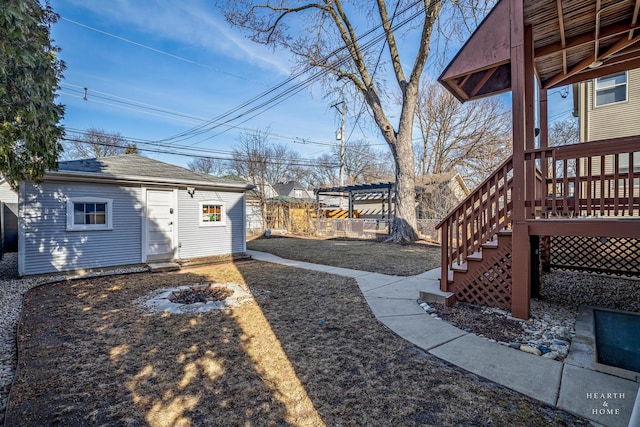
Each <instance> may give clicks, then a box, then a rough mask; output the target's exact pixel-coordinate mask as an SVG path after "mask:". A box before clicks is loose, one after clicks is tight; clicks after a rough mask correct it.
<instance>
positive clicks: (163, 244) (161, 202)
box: [147, 190, 175, 261]
mask: <svg viewBox="0 0 640 427" xmlns="http://www.w3.org/2000/svg"><path fill="white" fill-rule="evenodd" d="M174 212H175V207H174V203H173V191H171V190H169V191H166V190H147V261H158V260H169V259H172V258H173V248H174V244H173V223H174V215H175V213H174Z"/></svg>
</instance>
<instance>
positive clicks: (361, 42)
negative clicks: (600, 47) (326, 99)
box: [218, 0, 490, 242]
mask: <svg viewBox="0 0 640 427" xmlns="http://www.w3.org/2000/svg"><path fill="white" fill-rule="evenodd" d="M218 3H219V4H220V6H221V9H222V10H223V13H224V14H225V17H226V18H227V20H228V21H229V22H230V23H231V24H233V25H235V26H238V27H241V28H243V29H245V30H247V31H248V33H249V35H250V37H251V39H252V40H254V41H255V42H258V43H263V44H267V45H272V46H274V47H275V46H282V47H285V48H287V49H289V50H290V51H291V52H292V53H294V54H295V55H296V58H298V59H299V66H300V67H301V68H302V69H306V70H309V71H311V70H315V71H317V70H318V69H320V70H321V71H322V72H323V73H324V76H325V77H326V79H325V82H326V83H327V84H329V82H330V81H332V82H333V83H332V84H333V85H334V87H335V85H336V84H338V85H340V86H341V87H342V89H343V90H344V89H345V88H348V89H347V90H349V89H350V90H352V91H353V93H354V95H355V96H357V97H359V98H361V99H363V100H364V101H365V102H366V104H367V105H368V107H369V111H370V113H371V115H372V118H373V121H374V122H375V124H376V126H377V127H378V129H379V130H380V132H381V133H382V136H383V137H384V139H385V141H386V142H387V144H388V145H389V148H390V149H391V153H392V155H393V159H394V163H395V172H396V177H395V178H396V189H397V197H396V217H395V221H394V224H393V231H392V235H391V238H390V240H391V241H394V242H409V241H413V240H416V239H417V238H418V235H417V233H416V226H417V222H416V209H415V182H414V180H415V172H414V153H413V145H412V132H413V127H414V116H415V108H416V102H417V98H418V91H419V87H420V77H421V76H422V73H423V71H424V68H425V64H426V62H427V59H428V56H429V50H430V49H429V46H430V41H431V35H432V33H433V30H434V29H435V28H436V25H435V23H436V20H437V18H438V16H440V14H441V12H443V11H444V10H445V9H444V6H445V5H446V6H447V7H450V11H451V13H453V14H455V13H457V12H461V13H463V14H466V16H473V15H474V14H475V9H476V7H477V5H479V4H482V5H484V6H486V7H488V6H490V5H489V4H488V3H489V2H477V1H472V0H468V1H456V2H444V1H442V0H422V1H410V0H406V1H397V2H394V5H393V7H392V8H390V7H389V6H388V5H387V4H386V1H385V0H377V1H376V2H375V4H374V6H373V11H372V4H371V3H372V2H348V3H347V2H343V1H342V0H323V1H318V2H300V1H295V2H294V1H285V0H283V1H279V2H274V3H267V2H264V3H260V2H256V1H250V0H226V1H222V0H219V1H218ZM469 11H472V13H471V14H469ZM443 15H445V14H443ZM478 15H482V14H478ZM446 16H447V19H451V18H452V17H453V15H452V14H446ZM454 18H455V17H454ZM364 19H368V20H369V22H370V23H374V27H373V31H371V32H368V33H364V34H363V35H362V36H361V35H360V34H357V33H356V28H357V26H358V25H356V22H355V21H357V23H358V24H361V22H362V20H364ZM354 20H355V21H354ZM404 30H406V31H407V32H409V31H411V30H416V32H418V33H419V36H418V37H419V42H417V43H416V44H415V49H414V52H413V53H412V54H411V55H412V56H413V59H403V55H404V54H405V53H407V52H406V51H403V52H401V51H400V48H399V47H398V42H397V40H396V38H397V36H400V37H402V38H403V39H408V38H409V37H408V35H407V34H405V33H401V31H404ZM378 36H380V37H379V38H377V37H378ZM381 49H383V51H384V52H386V54H387V58H388V59H387V60H386V61H383V60H381V59H382V52H381ZM407 64H412V65H411V68H410V69H406V70H405V66H406V65H407ZM386 65H389V67H388V69H389V70H390V71H391V73H392V76H393V78H394V80H395V84H396V86H395V90H396V92H397V93H398V94H399V95H398V96H399V98H400V99H401V105H402V107H401V112H400V117H399V120H398V122H397V123H396V124H395V125H394V124H393V123H392V122H391V120H390V116H389V111H392V110H393V111H395V110H396V108H395V106H394V105H393V99H392V98H391V97H388V96H387V90H388V88H386V87H385V81H386V79H385V76H386V75H387V73H386V72H385V71H384V70H381V68H384V67H385V66H386ZM336 77H337V79H338V80H339V82H338V83H336V80H335V79H336ZM345 82H346V85H345Z"/></svg>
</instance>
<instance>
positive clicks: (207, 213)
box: [200, 202, 226, 226]
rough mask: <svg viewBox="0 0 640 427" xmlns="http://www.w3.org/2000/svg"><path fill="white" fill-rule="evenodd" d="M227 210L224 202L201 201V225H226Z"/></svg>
mask: <svg viewBox="0 0 640 427" xmlns="http://www.w3.org/2000/svg"><path fill="white" fill-rule="evenodd" d="M225 223H226V212H225V205H224V203H220V202H200V225H204V226H209V225H225Z"/></svg>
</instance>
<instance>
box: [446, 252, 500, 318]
mask: <svg viewBox="0 0 640 427" xmlns="http://www.w3.org/2000/svg"><path fill="white" fill-rule="evenodd" d="M507 246H508V247H507ZM483 261H484V260H483ZM482 265H485V266H489V267H488V268H484V269H479V270H478V271H475V272H474V273H472V272H468V273H466V275H465V276H468V277H465V278H464V279H463V280H461V282H460V284H459V285H456V286H455V288H454V289H453V292H454V293H455V294H456V298H457V299H458V300H459V301H467V302H471V303H475V304H480V305H487V306H490V307H498V308H501V309H504V310H511V277H512V276H511V245H510V244H509V245H501V247H500V249H498V250H497V251H496V253H495V254H493V256H492V257H490V258H489V259H488V260H486V261H484V262H482Z"/></svg>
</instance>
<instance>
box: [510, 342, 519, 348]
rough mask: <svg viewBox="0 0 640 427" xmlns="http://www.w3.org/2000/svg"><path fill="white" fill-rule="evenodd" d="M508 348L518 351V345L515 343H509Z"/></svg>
mask: <svg viewBox="0 0 640 427" xmlns="http://www.w3.org/2000/svg"><path fill="white" fill-rule="evenodd" d="M509 347H511V348H515V349H516V350H520V344H518V343H517V342H512V343H510V344H509Z"/></svg>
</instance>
